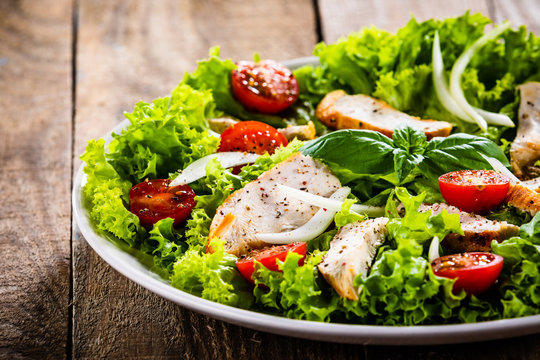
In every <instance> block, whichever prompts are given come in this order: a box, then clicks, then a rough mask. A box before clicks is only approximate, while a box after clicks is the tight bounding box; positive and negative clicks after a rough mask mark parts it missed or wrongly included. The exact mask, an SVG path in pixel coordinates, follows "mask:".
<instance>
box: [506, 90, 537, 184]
mask: <svg viewBox="0 0 540 360" xmlns="http://www.w3.org/2000/svg"><path fill="white" fill-rule="evenodd" d="M519 90H520V92H521V102H520V104H519V111H518V118H519V124H518V130H517V135H516V138H515V140H514V142H513V143H512V146H511V147H510V163H511V164H512V169H513V170H514V174H516V176H517V177H518V178H520V179H529V178H532V177H537V176H539V175H540V169H539V168H538V167H537V166H534V164H535V162H536V161H538V160H540V82H528V83H525V84H523V85H521V86H519Z"/></svg>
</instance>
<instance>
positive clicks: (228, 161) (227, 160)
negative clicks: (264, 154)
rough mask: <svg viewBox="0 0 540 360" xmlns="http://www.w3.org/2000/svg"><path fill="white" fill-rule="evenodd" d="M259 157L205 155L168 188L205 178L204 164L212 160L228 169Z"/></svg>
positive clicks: (246, 154) (224, 154)
mask: <svg viewBox="0 0 540 360" xmlns="http://www.w3.org/2000/svg"><path fill="white" fill-rule="evenodd" d="M259 156H260V155H258V154H251V153H243V152H221V153H215V154H210V155H207V156H205V157H203V158H200V159H199V160H196V161H194V162H192V163H191V164H189V166H188V167H186V168H185V169H184V170H180V171H179V172H180V175H178V176H177V177H176V178H175V179H174V180H173V181H171V183H170V185H169V186H178V185H186V184H189V183H192V182H194V181H196V180H199V179H201V178H203V177H205V176H206V164H208V162H209V161H210V160H212V159H217V160H218V161H219V162H220V164H221V166H223V167H224V168H229V167H233V166H238V165H244V164H249V163H252V162H254V161H255V160H257V158H258V157H259Z"/></svg>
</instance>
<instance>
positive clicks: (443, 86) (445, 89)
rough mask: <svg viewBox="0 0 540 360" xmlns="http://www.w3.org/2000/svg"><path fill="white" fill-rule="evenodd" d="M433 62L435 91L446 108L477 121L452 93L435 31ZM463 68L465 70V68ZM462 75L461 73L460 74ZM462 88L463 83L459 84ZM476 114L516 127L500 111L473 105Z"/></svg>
mask: <svg viewBox="0 0 540 360" xmlns="http://www.w3.org/2000/svg"><path fill="white" fill-rule="evenodd" d="M432 64H433V86H434V87H435V92H436V93H437V97H438V98H439V101H440V102H441V104H442V105H443V106H444V108H445V109H446V110H448V111H449V112H450V113H452V114H454V115H455V116H457V117H458V118H460V119H462V120H464V121H467V122H472V123H475V122H477V121H476V117H473V116H470V115H469V114H468V113H466V112H465V111H464V110H463V109H462V108H461V107H460V105H458V103H457V102H456V100H455V99H454V97H453V95H452V94H451V93H450V89H449V86H448V83H447V81H446V77H445V76H444V63H443V59H442V53H441V45H440V42H439V33H438V32H435V37H434V38H433V53H432ZM463 70H465V69H464V68H463ZM459 77H461V74H460V75H459ZM459 86H460V89H461V83H460V84H459ZM471 108H472V109H473V110H474V112H475V113H476V114H478V115H479V116H480V117H482V118H483V119H484V120H485V121H486V122H487V123H489V124H493V125H499V126H508V127H514V126H515V124H514V122H513V121H512V119H510V118H509V117H508V116H506V115H504V114H500V113H494V112H490V111H486V110H483V109H479V108H477V107H473V106H471Z"/></svg>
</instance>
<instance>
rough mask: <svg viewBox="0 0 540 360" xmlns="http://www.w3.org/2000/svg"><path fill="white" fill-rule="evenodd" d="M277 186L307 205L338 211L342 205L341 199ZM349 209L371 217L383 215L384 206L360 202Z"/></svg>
mask: <svg viewBox="0 0 540 360" xmlns="http://www.w3.org/2000/svg"><path fill="white" fill-rule="evenodd" d="M277 188H278V189H279V190H280V191H282V192H283V193H284V194H286V195H288V196H290V197H293V198H295V199H298V200H301V201H303V202H305V203H307V204H309V205H314V206H318V207H323V208H326V209H331V210H336V211H339V210H340V209H341V206H342V205H343V201H337V200H333V199H332V198H327V197H324V196H319V195H315V194H311V193H308V192H306V191H302V190H298V189H295V188H292V187H289V186H285V185H281V184H277ZM351 211H354V212H356V213H358V214H366V215H368V216H371V217H379V216H383V215H384V208H383V207H380V206H368V205H360V204H352V205H351Z"/></svg>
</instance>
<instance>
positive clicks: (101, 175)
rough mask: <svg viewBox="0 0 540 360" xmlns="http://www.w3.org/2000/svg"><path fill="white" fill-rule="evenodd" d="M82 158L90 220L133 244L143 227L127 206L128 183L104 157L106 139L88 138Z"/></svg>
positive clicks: (129, 187) (98, 226) (101, 228)
mask: <svg viewBox="0 0 540 360" xmlns="http://www.w3.org/2000/svg"><path fill="white" fill-rule="evenodd" d="M81 160H82V161H84V162H85V163H86V165H85V166H84V168H83V170H84V172H85V173H86V175H87V177H86V184H85V185H84V194H85V197H86V199H87V200H88V201H89V202H90V204H91V208H90V217H91V219H92V221H93V222H94V224H95V225H96V226H97V228H98V229H100V230H102V231H106V232H110V233H112V234H113V235H115V236H116V237H118V238H119V239H122V240H124V241H126V242H127V243H128V244H129V245H131V246H134V245H135V243H136V242H137V237H138V235H140V234H141V233H144V229H143V228H142V227H141V226H140V224H139V218H138V217H137V216H135V215H134V214H132V213H131V212H130V211H129V210H128V209H127V208H126V204H127V203H128V193H129V190H130V189H131V183H130V182H129V181H127V180H123V179H121V178H120V176H119V174H118V173H117V172H116V170H115V169H114V168H113V167H112V166H111V164H109V163H108V162H107V160H106V159H105V141H104V140H103V139H100V140H91V141H89V142H88V145H87V147H86V152H85V153H84V154H83V155H82V156H81Z"/></svg>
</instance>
